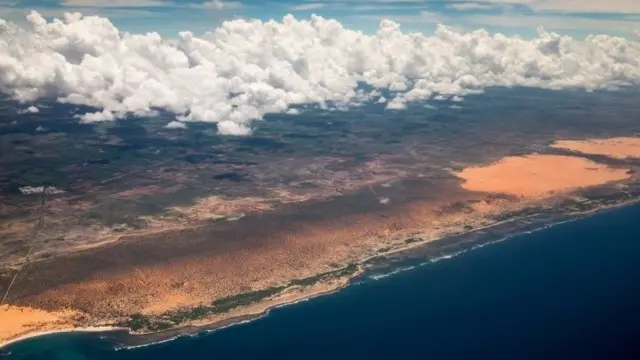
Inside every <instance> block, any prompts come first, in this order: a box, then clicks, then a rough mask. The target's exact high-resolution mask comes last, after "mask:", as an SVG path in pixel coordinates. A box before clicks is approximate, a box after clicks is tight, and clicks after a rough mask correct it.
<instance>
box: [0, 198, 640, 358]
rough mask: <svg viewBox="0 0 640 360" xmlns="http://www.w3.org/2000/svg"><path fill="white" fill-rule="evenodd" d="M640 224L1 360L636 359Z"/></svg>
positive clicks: (612, 217) (615, 219)
mask: <svg viewBox="0 0 640 360" xmlns="http://www.w3.org/2000/svg"><path fill="white" fill-rule="evenodd" d="M639 219H640V206H630V207H626V208H621V209H616V210H613V211H607V212H604V213H601V214H597V215H594V216H590V217H588V218H584V219H580V220H577V221H573V222H569V223H565V224H560V225H557V226H554V227H551V228H548V229H544V230H541V231H538V232H534V233H532V234H523V235H521V236H516V237H513V238H512V239H510V240H508V241H505V242H502V243H498V244H494V245H490V246H487V247H484V248H481V249H477V250H474V251H471V252H468V253H465V254H462V255H459V256H456V257H454V258H452V259H448V260H444V261H440V262H437V263H434V264H428V265H425V266H421V267H417V268H415V269H413V270H409V271H405V272H401V273H398V274H395V275H392V276H388V277H384V278H382V279H379V280H373V279H369V280H364V281H363V282H361V283H359V284H356V285H354V286H351V287H350V288H348V289H346V290H344V291H341V292H339V293H337V294H334V295H329V296H325V297H321V298H317V299H313V300H311V301H307V302H302V303H299V304H296V305H293V306H289V307H285V308H280V309H276V310H274V311H272V312H271V313H270V314H269V315H268V316H266V317H264V318H262V319H259V320H256V321H253V322H251V323H248V324H243V325H237V326H233V327H229V328H226V329H222V330H219V331H216V332H213V333H209V334H202V335H199V336H196V337H184V338H180V339H177V340H174V341H170V342H166V343H163V344H157V345H153V346H148V347H143V348H137V349H131V350H119V351H116V350H114V344H113V343H112V342H111V341H110V340H108V339H100V337H99V335H96V334H60V335H55V336H49V337H43V338H39V339H34V340H29V341H25V342H22V343H19V344H16V345H14V346H12V347H10V348H8V349H6V350H7V351H10V352H11V354H10V355H8V356H5V358H7V359H52V360H53V359H92V360H93V359H95V360H103V359H105V360H106V359H114V360H115V359H118V360H119V359H156V360H163V359H470V358H471V359H555V358H558V359H560V358H561V359H605V358H617V359H620V358H625V359H627V358H640V351H638V346H636V343H637V342H635V340H637V339H638V338H639V336H640V311H639V310H638V304H640V261H639V260H640V227H639V226H638V220H639ZM0 359H2V357H0Z"/></svg>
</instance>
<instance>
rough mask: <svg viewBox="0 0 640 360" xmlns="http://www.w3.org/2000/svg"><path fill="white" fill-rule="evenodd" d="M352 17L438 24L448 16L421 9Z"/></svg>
mask: <svg viewBox="0 0 640 360" xmlns="http://www.w3.org/2000/svg"><path fill="white" fill-rule="evenodd" d="M351 17H352V18H359V19H369V20H377V21H383V20H391V21H394V22H399V23H405V24H411V23H421V24H438V23H442V22H444V20H446V19H447V18H446V17H444V16H442V15H439V14H436V13H434V12H430V11H424V10H423V11H419V12H418V14H416V15H371V14H363V15H353V16H351Z"/></svg>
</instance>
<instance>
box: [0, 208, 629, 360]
mask: <svg viewBox="0 0 640 360" xmlns="http://www.w3.org/2000/svg"><path fill="white" fill-rule="evenodd" d="M618 200H619V202H616V203H613V204H600V205H599V206H596V207H594V208H591V209H586V210H582V211H574V212H563V211H560V212H558V211H548V212H538V213H533V214H529V215H524V216H514V217H511V218H507V219H504V220H500V221H496V222H494V223H491V224H488V225H486V226H481V227H478V228H474V229H470V230H466V231H462V232H459V233H454V234H445V235H443V236H442V237H439V238H436V239H429V240H423V241H421V242H416V243H411V244H407V245H405V246H402V247H400V248H396V249H393V250H392V251H389V252H386V253H381V254H377V255H374V256H369V257H366V258H363V259H361V260H359V261H358V262H357V267H358V270H357V271H356V272H355V273H353V274H350V275H347V276H344V277H339V278H337V279H334V280H335V281H337V282H338V283H337V284H335V285H333V286H328V287H327V286H326V285H327V284H326V283H322V282H320V283H319V284H316V285H311V286H308V287H306V288H302V289H298V290H299V293H298V294H293V295H294V296H291V297H287V296H286V295H291V291H290V290H285V291H283V292H282V293H280V294H278V296H276V297H275V298H272V299H269V300H266V301H259V302H257V303H256V304H253V305H252V306H248V307H245V308H241V309H240V310H241V311H240V312H242V310H244V311H247V312H246V313H244V314H239V315H236V316H230V317H227V318H222V319H218V320H214V321H212V322H208V320H207V319H202V320H199V321H195V322H193V323H191V324H186V325H183V326H179V327H176V328H173V329H167V330H163V331H158V332H150V333H142V332H139V333H136V332H135V331H132V330H131V329H130V328H128V327H122V326H95V327H92V326H89V327H79V328H67V329H60V330H47V331H38V332H33V333H28V334H25V335H22V336H19V337H17V338H14V339H11V340H7V341H4V342H2V343H0V351H1V350H3V349H4V348H6V347H8V346H9V345H12V344H15V343H18V342H22V341H26V340H29V339H33V338H37V337H41V336H46V335H52V334H59V333H76V332H82V333H105V335H106V336H107V337H111V338H112V339H114V340H115V341H116V342H118V343H119V345H118V346H116V348H117V349H130V348H136V347H142V346H150V345H153V344H157V343H162V342H166V341H171V340H173V339H177V338H180V337H184V336H196V335H198V334H200V333H208V332H213V331H217V330H220V329H223V328H226V327H230V326H235V325H239V324H243V323H246V322H250V321H254V320H257V319H259V318H261V317H263V316H267V315H268V314H269V313H270V311H271V310H273V309H276V308H279V307H285V306H289V305H293V304H295V303H298V302H302V301H308V300H311V299H314V298H316V297H320V296H324V295H329V294H332V293H336V292H338V291H341V290H342V289H344V288H346V287H348V286H350V285H352V284H353V283H355V282H358V281H360V280H361V279H362V278H365V277H368V276H372V277H375V276H376V275H375V274H376V273H380V272H381V270H382V272H383V273H385V274H389V273H395V272H397V270H392V271H388V270H391V269H394V268H398V269H411V268H413V267H414V266H416V265H420V264H425V263H429V262H433V261H437V260H438V259H441V258H448V257H451V256H452V255H454V256H455V255H456V254H459V253H462V252H466V251H469V250H472V249H474V248H477V247H482V246H486V245H489V244H492V243H497V242H501V241H504V240H507V239H509V238H512V237H515V236H518V235H522V234H526V233H530V232H534V231H537V230H540V229H544V228H548V227H550V226H554V225H557V224H561V223H564V222H567V221H573V220H578V219H580V218H584V217H587V216H591V215H595V214H598V213H602V212H604V211H608V210H613V209H617V208H622V207H626V206H631V205H634V204H637V203H639V202H640V198H633V197H631V198H626V199H624V200H620V199H618ZM320 285H322V286H320ZM314 286H315V287H316V289H313V288H314ZM294 290H295V289H294ZM304 290H307V291H304ZM251 307H254V308H256V309H255V310H253V311H252V310H251V309H250V308H251Z"/></svg>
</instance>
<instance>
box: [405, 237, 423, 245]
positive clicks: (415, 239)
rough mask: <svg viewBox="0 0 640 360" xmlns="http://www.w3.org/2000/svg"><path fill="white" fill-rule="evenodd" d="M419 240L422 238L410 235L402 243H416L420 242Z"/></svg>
mask: <svg viewBox="0 0 640 360" xmlns="http://www.w3.org/2000/svg"><path fill="white" fill-rule="evenodd" d="M421 241H422V239H421V238H419V237H410V238H408V239H405V240H404V243H405V244H413V243H417V242H421Z"/></svg>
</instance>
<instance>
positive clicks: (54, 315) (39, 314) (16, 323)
mask: <svg viewBox="0 0 640 360" xmlns="http://www.w3.org/2000/svg"><path fill="white" fill-rule="evenodd" d="M78 316H80V314H79V313H77V312H75V311H72V310H62V311H55V312H50V311H44V310H40V309H35V308H29V307H19V306H11V305H2V306H0V343H2V342H5V341H8V340H11V339H14V338H17V337H20V336H22V335H25V334H27V333H33V332H43V331H52V330H62V329H71V328H74V327H76V326H77V325H76V321H75V319H77V318H78Z"/></svg>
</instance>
